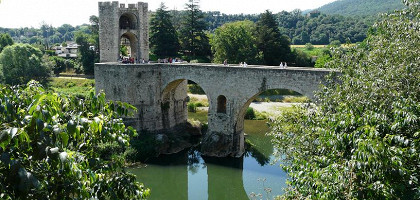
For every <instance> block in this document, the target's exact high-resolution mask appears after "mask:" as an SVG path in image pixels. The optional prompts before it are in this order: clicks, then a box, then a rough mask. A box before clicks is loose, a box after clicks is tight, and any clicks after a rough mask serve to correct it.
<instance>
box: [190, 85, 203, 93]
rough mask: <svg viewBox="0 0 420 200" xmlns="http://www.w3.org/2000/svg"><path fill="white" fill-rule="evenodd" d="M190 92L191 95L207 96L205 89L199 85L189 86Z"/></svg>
mask: <svg viewBox="0 0 420 200" xmlns="http://www.w3.org/2000/svg"><path fill="white" fill-rule="evenodd" d="M188 92H189V93H191V94H205V92H204V90H203V88H201V87H200V86H199V85H198V84H188Z"/></svg>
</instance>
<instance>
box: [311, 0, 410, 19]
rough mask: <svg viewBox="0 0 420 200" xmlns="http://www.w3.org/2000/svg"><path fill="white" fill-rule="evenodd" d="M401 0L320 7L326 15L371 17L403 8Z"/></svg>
mask: <svg viewBox="0 0 420 200" xmlns="http://www.w3.org/2000/svg"><path fill="white" fill-rule="evenodd" d="M403 7H404V5H403V3H402V2H401V0H338V1H334V2H332V3H329V4H326V5H324V6H322V7H320V8H319V9H317V10H319V11H321V12H322V13H325V14H330V15H331V14H338V15H344V16H354V15H358V16H371V15H376V14H378V13H384V12H389V11H393V10H396V9H401V8H403Z"/></svg>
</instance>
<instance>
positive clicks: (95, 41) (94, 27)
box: [89, 15, 100, 62]
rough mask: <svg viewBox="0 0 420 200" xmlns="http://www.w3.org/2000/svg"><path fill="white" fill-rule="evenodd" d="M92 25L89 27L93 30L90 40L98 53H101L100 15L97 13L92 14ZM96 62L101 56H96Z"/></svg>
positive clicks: (90, 20) (90, 18)
mask: <svg viewBox="0 0 420 200" xmlns="http://www.w3.org/2000/svg"><path fill="white" fill-rule="evenodd" d="M89 22H90V26H89V29H90V31H91V34H90V42H91V43H92V44H93V46H94V47H95V51H96V53H97V55H99V50H100V48H99V17H98V16H96V15H91V16H90V17H89ZM95 62H99V56H96V58H95Z"/></svg>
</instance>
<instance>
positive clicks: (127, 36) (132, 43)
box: [118, 32, 138, 58]
mask: <svg viewBox="0 0 420 200" xmlns="http://www.w3.org/2000/svg"><path fill="white" fill-rule="evenodd" d="M137 43H138V38H137V36H136V35H135V34H134V33H132V32H125V33H122V34H121V36H120V45H119V47H118V48H121V46H122V45H124V46H127V49H128V54H129V56H130V57H132V58H137V57H138V55H137V52H138V49H137Z"/></svg>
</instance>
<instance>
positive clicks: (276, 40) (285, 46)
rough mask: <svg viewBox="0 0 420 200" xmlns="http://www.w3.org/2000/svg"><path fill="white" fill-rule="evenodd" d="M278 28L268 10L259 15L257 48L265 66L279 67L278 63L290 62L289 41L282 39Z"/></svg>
mask: <svg viewBox="0 0 420 200" xmlns="http://www.w3.org/2000/svg"><path fill="white" fill-rule="evenodd" d="M278 26H279V25H278V23H277V21H276V20H275V19H274V15H273V14H272V13H271V12H270V11H268V10H267V11H266V12H265V13H263V14H261V16H260V19H259V20H258V22H257V31H256V37H257V46H258V49H259V50H260V51H261V52H262V54H263V62H264V64H266V65H279V64H280V62H285V61H290V57H291V50H290V41H289V40H288V39H287V38H285V37H282V35H281V34H280V30H279V28H278Z"/></svg>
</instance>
